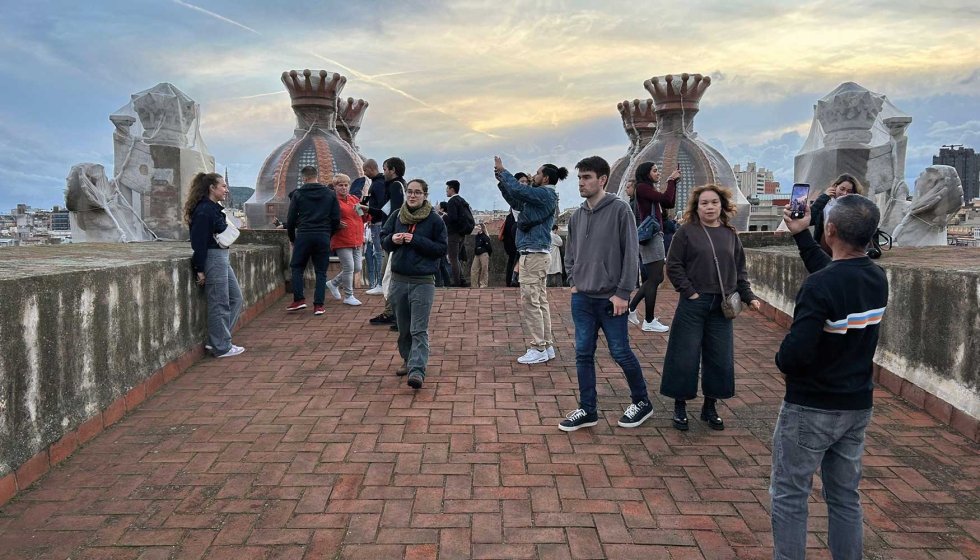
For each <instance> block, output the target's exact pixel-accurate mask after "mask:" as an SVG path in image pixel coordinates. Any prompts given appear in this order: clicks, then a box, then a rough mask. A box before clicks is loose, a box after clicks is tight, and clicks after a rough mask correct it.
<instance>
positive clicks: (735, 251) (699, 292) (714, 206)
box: [660, 185, 761, 430]
mask: <svg viewBox="0 0 980 560" xmlns="http://www.w3.org/2000/svg"><path fill="white" fill-rule="evenodd" d="M735 213H736V210H735V205H734V204H733V203H732V194H731V192H730V191H729V190H728V189H726V188H723V187H719V186H717V185H702V186H700V187H697V188H695V189H694V191H692V192H691V196H690V198H689V199H688V205H687V211H686V212H685V213H684V225H682V226H681V227H680V229H679V230H677V233H675V234H674V239H673V241H671V246H670V254H668V255H667V276H668V277H669V278H670V281H671V283H672V284H673V285H674V289H676V290H677V291H678V292H680V301H679V302H678V304H677V311H676V312H675V313H674V322H673V331H672V332H671V333H670V340H668V341H667V355H666V357H665V358H664V373H663V377H662V379H661V383H660V394H662V395H664V396H667V397H670V398H672V399H674V427H675V428H677V429H678V430H687V428H688V423H687V401H689V400H692V399H694V398H696V397H697V395H698V370H699V369H700V371H701V391H702V393H703V394H704V405H703V406H702V407H701V420H703V421H705V422H707V423H708V426H709V427H710V428H712V429H714V430H723V429H725V423H724V421H723V420H722V419H721V417H719V416H718V411H717V409H716V407H715V403H716V401H717V400H718V399H728V398H731V397H733V396H735V334H734V329H733V326H732V320H731V319H728V318H726V317H725V315H724V313H723V311H722V308H721V302H722V299H723V298H724V297H725V296H726V295H728V294H731V293H733V292H738V294H739V297H740V298H741V300H742V301H743V302H745V303H747V304H749V305H751V306H752V307H753V308H754V309H759V307H760V306H761V302H760V301H759V299H758V298H757V297H755V294H753V293H752V290H751V288H750V286H749V278H748V273H747V272H746V270H745V253H744V251H743V250H742V244H741V243H740V242H739V240H738V233H736V231H735V228H734V227H732V225H731V217H732V216H734V215H735ZM715 255H717V259H716V257H715ZM719 276H721V280H722V282H721V285H719Z"/></svg>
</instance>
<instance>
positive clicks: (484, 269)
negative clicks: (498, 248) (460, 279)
mask: <svg viewBox="0 0 980 560" xmlns="http://www.w3.org/2000/svg"><path fill="white" fill-rule="evenodd" d="M492 254H493V245H492V244H491V243H490V236H489V235H487V226H486V225H484V224H482V223H481V224H477V225H476V240H475V243H474V247H473V255H474V257H473V264H471V265H470V286H472V287H474V288H486V287H487V286H488V285H489V284H490V255H492Z"/></svg>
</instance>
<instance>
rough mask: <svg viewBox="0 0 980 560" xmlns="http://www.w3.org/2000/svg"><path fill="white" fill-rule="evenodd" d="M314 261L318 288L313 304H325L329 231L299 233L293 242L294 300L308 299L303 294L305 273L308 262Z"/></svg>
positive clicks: (290, 263) (291, 264)
mask: <svg viewBox="0 0 980 560" xmlns="http://www.w3.org/2000/svg"><path fill="white" fill-rule="evenodd" d="M311 260H312V261H313V271H314V272H315V273H316V290H314V292H313V305H323V299H324V297H326V292H327V265H328V264H330V234H329V233H297V234H296V241H294V242H293V256H292V259H290V261H289V268H291V269H292V271H293V280H292V283H293V301H300V300H304V299H306V296H304V295H303V275H304V274H305V273H306V264H307V263H308V262H309V261H311Z"/></svg>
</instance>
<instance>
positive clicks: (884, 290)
mask: <svg viewBox="0 0 980 560" xmlns="http://www.w3.org/2000/svg"><path fill="white" fill-rule="evenodd" d="M879 218H880V215H879V212H878V208H877V207H876V206H875V205H874V203H873V202H871V201H870V200H868V199H867V198H864V197H863V196H859V195H849V196H844V197H841V198H840V199H839V200H838V201H837V204H836V205H835V206H834V208H833V209H831V211H830V215H829V216H828V217H827V222H826V224H825V226H824V239H825V240H826V242H827V244H828V245H829V246H830V248H831V252H832V255H833V258H831V257H829V256H827V254H826V253H825V252H824V251H823V249H821V248H820V246H819V245H818V244H817V242H816V241H814V239H813V236H811V235H810V230H809V229H807V227H808V226H809V225H810V212H809V208H807V209H806V213H805V216H804V217H803V218H802V219H797V220H794V219H791V217H790V213H789V210H786V211H785V221H786V225H787V226H788V228H789V231H790V232H791V233H793V237H794V239H795V240H796V244H797V246H798V247H799V249H800V256H801V257H802V258H803V262H804V264H805V265H806V268H807V270H808V271H809V272H810V276H809V277H808V278H807V279H806V280H805V281H804V282H803V286H801V287H800V291H799V293H798V294H797V296H796V310H795V312H794V315H793V325H792V327H790V331H789V334H788V335H786V338H785V339H784V340H783V343H782V345H781V346H780V347H779V353H778V354H777V355H776V366H777V367H778V368H779V371H781V372H783V374H784V375H785V376H786V396H785V398H784V400H783V406H782V409H781V410H780V412H779V419H778V420H777V422H776V432H775V434H774V435H773V449H772V477H771V483H770V486H769V493H770V494H771V495H772V532H773V546H774V553H773V558H803V557H805V555H806V532H807V498H808V497H809V495H810V491H811V489H812V488H813V474H814V473H815V472H816V470H817V469H818V468H819V469H820V473H821V480H822V481H823V496H824V500H825V501H826V502H827V508H828V512H829V530H828V532H829V538H828V542H829V545H830V553H831V556H832V557H833V558H834V559H835V560H842V559H849V558H855V559H858V558H861V554H862V530H863V526H862V517H863V516H862V511H861V501H860V496H859V495H858V485H859V483H860V481H861V457H862V455H863V453H864V434H865V430H866V429H867V427H868V423H869V422H870V421H871V408H872V396H873V392H874V383H873V382H872V381H871V374H872V367H873V366H872V359H873V358H874V354H875V349H876V348H877V346H878V328H879V323H880V322H881V318H882V316H883V315H884V312H885V306H886V304H887V302H888V279H887V278H886V276H885V272H884V271H883V270H882V269H881V268H880V267H878V266H877V265H876V264H874V262H872V261H871V259H869V258H868V257H867V255H866V254H865V248H866V247H867V246H868V243H870V242H871V237H872V236H873V235H874V233H875V230H876V229H877V227H878V221H879Z"/></svg>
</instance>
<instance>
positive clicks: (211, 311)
mask: <svg viewBox="0 0 980 560" xmlns="http://www.w3.org/2000/svg"><path fill="white" fill-rule="evenodd" d="M204 293H205V294H206V295H207V299H208V344H210V345H211V353H212V354H213V355H215V356H220V355H222V354H225V353H227V352H228V351H229V350H231V331H232V330H234V328H235V324H236V323H238V317H239V315H241V314H242V290H241V289H240V288H239V287H238V278H236V277H235V272H234V271H233V270H232V269H231V263H230V262H229V260H228V249H208V256H207V260H205V261H204Z"/></svg>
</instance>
